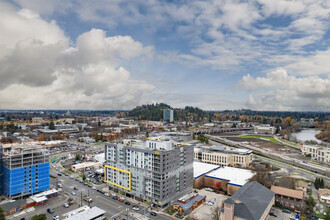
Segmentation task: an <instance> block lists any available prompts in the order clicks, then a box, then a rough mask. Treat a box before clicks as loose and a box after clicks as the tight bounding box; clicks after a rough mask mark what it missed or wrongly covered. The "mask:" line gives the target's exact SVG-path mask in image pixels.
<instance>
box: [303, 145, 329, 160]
mask: <svg viewBox="0 0 330 220" xmlns="http://www.w3.org/2000/svg"><path fill="white" fill-rule="evenodd" d="M302 152H303V154H305V155H307V154H310V155H311V158H313V159H316V160H318V161H320V162H323V163H330V147H321V146H317V145H307V144H304V145H303V150H302Z"/></svg>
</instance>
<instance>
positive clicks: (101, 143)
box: [95, 142, 104, 145]
mask: <svg viewBox="0 0 330 220" xmlns="http://www.w3.org/2000/svg"><path fill="white" fill-rule="evenodd" d="M103 144H104V142H100V143H96V144H95V145H103Z"/></svg>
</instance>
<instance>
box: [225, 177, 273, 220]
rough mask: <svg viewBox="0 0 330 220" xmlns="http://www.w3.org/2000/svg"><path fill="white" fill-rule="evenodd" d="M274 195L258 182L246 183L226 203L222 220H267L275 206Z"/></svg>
mask: <svg viewBox="0 0 330 220" xmlns="http://www.w3.org/2000/svg"><path fill="white" fill-rule="evenodd" d="M274 195H275V194H274V193H273V192H272V191H270V190H269V189H268V188H266V187H264V186H263V185H261V184H260V183H258V182H255V181H254V182H250V183H246V184H245V185H244V186H243V187H242V188H240V189H239V190H238V191H237V192H236V193H235V194H234V195H232V196H231V197H230V198H228V199H226V200H225V201H224V204H223V207H222V209H221V215H220V219H221V220H242V219H245V220H266V219H267V218H268V213H269V211H270V210H271V208H272V206H273V205H274V201H275V198H274Z"/></svg>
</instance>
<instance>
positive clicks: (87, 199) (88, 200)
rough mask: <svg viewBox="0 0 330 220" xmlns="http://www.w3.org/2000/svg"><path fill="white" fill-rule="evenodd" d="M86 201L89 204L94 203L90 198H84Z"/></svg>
mask: <svg viewBox="0 0 330 220" xmlns="http://www.w3.org/2000/svg"><path fill="white" fill-rule="evenodd" d="M84 200H85V201H86V202H89V203H91V202H93V199H92V198H91V197H89V196H84Z"/></svg>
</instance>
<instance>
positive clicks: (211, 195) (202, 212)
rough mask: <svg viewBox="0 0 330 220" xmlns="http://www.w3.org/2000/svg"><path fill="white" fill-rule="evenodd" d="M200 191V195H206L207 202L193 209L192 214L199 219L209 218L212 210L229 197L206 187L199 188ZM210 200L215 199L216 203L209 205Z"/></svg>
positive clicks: (205, 219)
mask: <svg viewBox="0 0 330 220" xmlns="http://www.w3.org/2000/svg"><path fill="white" fill-rule="evenodd" d="M198 193H199V194H200V195H204V196H206V202H205V203H203V204H202V205H200V206H199V207H198V208H196V209H195V210H194V211H192V213H191V214H190V216H191V217H195V218H196V219H199V220H209V219H210V216H211V215H212V210H213V209H214V208H215V207H217V206H219V207H221V205H222V202H223V201H224V200H226V199H227V198H228V197H229V196H226V195H222V194H217V193H215V192H208V191H206V190H205V189H201V190H198ZM208 201H213V202H214V205H212V206H210V205H207V202H208Z"/></svg>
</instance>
